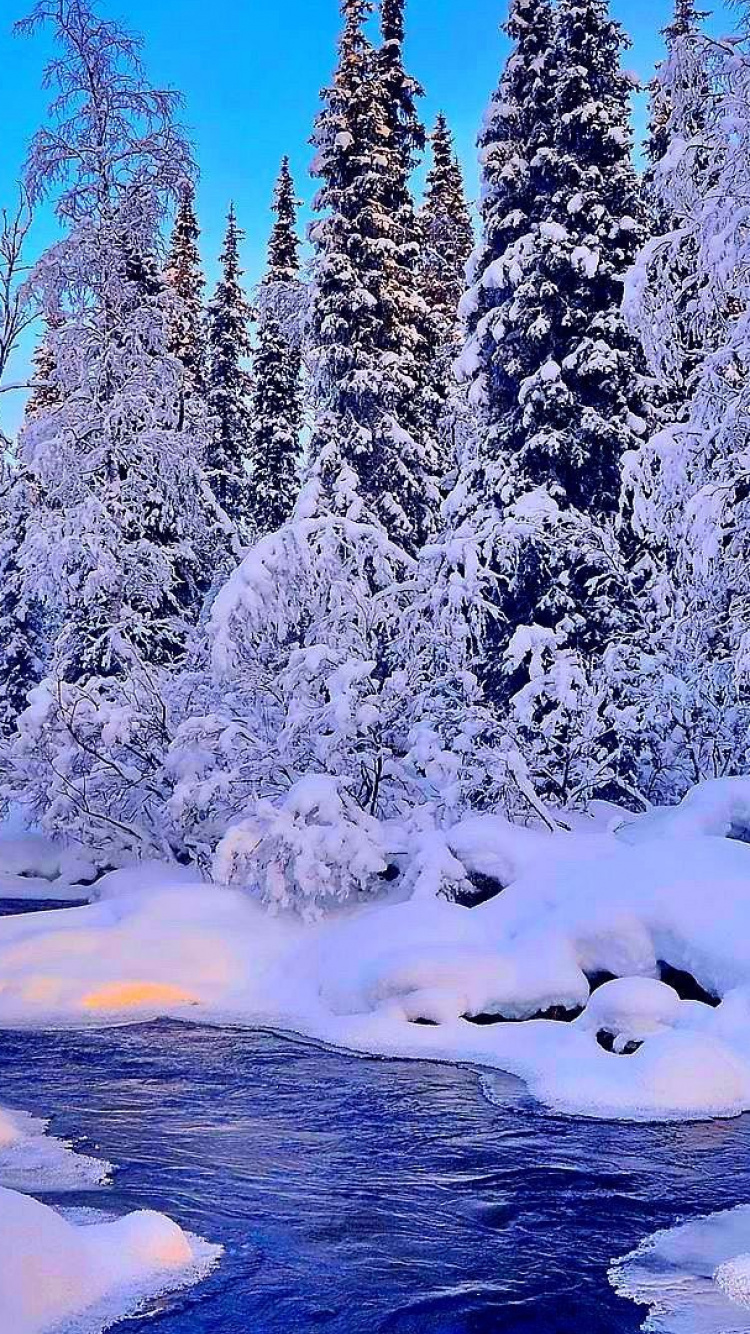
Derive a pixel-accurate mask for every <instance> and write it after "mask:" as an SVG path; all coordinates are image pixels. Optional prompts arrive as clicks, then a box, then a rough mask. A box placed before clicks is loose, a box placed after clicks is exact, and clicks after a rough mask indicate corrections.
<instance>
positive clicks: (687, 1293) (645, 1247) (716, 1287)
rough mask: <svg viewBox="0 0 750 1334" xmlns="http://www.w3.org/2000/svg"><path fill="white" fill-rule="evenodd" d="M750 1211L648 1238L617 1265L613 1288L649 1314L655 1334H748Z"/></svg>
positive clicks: (612, 1272)
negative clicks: (644, 1307) (642, 1307)
mask: <svg viewBox="0 0 750 1334" xmlns="http://www.w3.org/2000/svg"><path fill="white" fill-rule="evenodd" d="M749 1250H750V1205H740V1206H738V1208H736V1209H727V1210H724V1211H723V1212H721V1213H717V1214H711V1215H709V1216H708V1217H707V1218H698V1219H695V1220H693V1221H692V1222H688V1223H681V1224H679V1225H678V1226H677V1227H674V1228H670V1229H668V1230H666V1231H662V1232H656V1233H654V1234H653V1236H651V1237H648V1238H646V1240H645V1241H643V1242H642V1243H641V1245H640V1246H638V1248H637V1249H636V1250H635V1251H632V1252H631V1253H630V1254H629V1255H626V1256H623V1257H622V1258H620V1259H619V1260H615V1261H614V1263H613V1265H612V1268H611V1270H610V1275H609V1277H610V1282H611V1283H612V1285H613V1287H614V1288H615V1289H616V1291H617V1292H618V1293H619V1294H620V1296H621V1297H628V1298H630V1299H631V1300H632V1301H634V1302H638V1303H639V1304H640V1305H644V1306H647V1307H648V1308H649V1316H648V1319H647V1320H646V1321H645V1322H644V1324H643V1325H642V1329H644V1330H649V1331H652V1332H653V1334H747V1330H748V1320H749V1317H748V1307H750V1254H748V1251H749Z"/></svg>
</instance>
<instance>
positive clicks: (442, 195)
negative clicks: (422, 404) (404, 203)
mask: <svg viewBox="0 0 750 1334" xmlns="http://www.w3.org/2000/svg"><path fill="white" fill-rule="evenodd" d="M430 144H431V148H432V165H431V167H430V170H429V171H428V173H427V180H426V183H425V197H424V204H423V205H422V209H421V212H420V215H419V221H420V232H421V242H422V253H421V255H420V270H421V276H422V292H423V294H424V297H425V300H426V302H427V305H428V308H429V310H430V313H431V314H432V316H433V318H434V319H436V320H437V321H438V323H439V329H440V341H441V343H443V344H447V343H455V342H456V340H457V329H458V303H459V300H460V298H461V296H462V295H463V292H464V288H465V285H466V265H467V264H468V262H469V257H470V255H471V251H472V247H473V244H474V230H473V227H472V223H471V214H470V212H469V206H468V204H467V202H466V195H465V193H464V182H463V176H462V173H461V167H460V165H459V161H458V158H457V156H456V150H455V147H454V144H453V136H452V135H451V132H450V129H449V128H448V122H447V120H446V118H445V116H444V115H443V113H442V112H440V114H439V115H438V117H437V120H436V121H435V127H434V129H433V131H432V134H431V135H430Z"/></svg>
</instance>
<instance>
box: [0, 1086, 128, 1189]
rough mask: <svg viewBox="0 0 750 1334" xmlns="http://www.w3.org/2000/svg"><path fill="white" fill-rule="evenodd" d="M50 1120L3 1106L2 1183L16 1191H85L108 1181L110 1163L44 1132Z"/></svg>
mask: <svg viewBox="0 0 750 1334" xmlns="http://www.w3.org/2000/svg"><path fill="white" fill-rule="evenodd" d="M46 1125H47V1123H46V1122H45V1121H43V1120H41V1119H40V1118H39V1117H36V1116H31V1115H29V1113H28V1112H17V1111H10V1110H9V1109H8V1108H7V1107H0V1185H3V1186H12V1187H13V1188H14V1189H17V1190H42V1189H44V1190H50V1189H54V1190H57V1191H68V1190H85V1189H89V1188H91V1187H92V1186H98V1185H101V1184H102V1183H103V1182H105V1181H106V1180H107V1179H108V1177H109V1173H110V1172H111V1170H112V1165H111V1163H108V1162H106V1161H105V1160H104V1159H101V1158H91V1157H89V1156H88V1155H87V1154H81V1153H74V1151H73V1149H72V1148H71V1146H70V1145H69V1144H67V1143H64V1142H63V1141H62V1140H59V1139H55V1138H53V1137H52V1136H50V1135H47V1134H46V1133H45V1131H46Z"/></svg>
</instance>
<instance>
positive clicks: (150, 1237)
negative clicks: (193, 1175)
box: [0, 1186, 221, 1334]
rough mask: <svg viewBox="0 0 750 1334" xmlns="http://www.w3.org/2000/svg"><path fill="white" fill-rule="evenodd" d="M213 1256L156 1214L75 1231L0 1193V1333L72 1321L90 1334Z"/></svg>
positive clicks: (203, 1267)
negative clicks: (1, 1330) (0, 1330)
mask: <svg viewBox="0 0 750 1334" xmlns="http://www.w3.org/2000/svg"><path fill="white" fill-rule="evenodd" d="M220 1250H221V1248H220V1247H216V1246H210V1245H208V1244H207V1243H205V1242H202V1241H200V1240H199V1239H198V1238H197V1237H193V1236H192V1235H191V1234H189V1233H186V1232H183V1231H182V1229H181V1228H180V1227H178V1226H177V1224H176V1223H173V1222H171V1221H170V1219H168V1218H166V1217H164V1215H163V1214H158V1213H152V1212H151V1211H149V1210H140V1211H138V1212H136V1213H132V1214H128V1215H126V1216H125V1217H123V1218H117V1219H114V1220H113V1221H109V1222H103V1223H90V1224H88V1225H83V1226H82V1225H80V1224H79V1225H75V1224H73V1223H72V1222H69V1221H68V1220H67V1219H65V1218H63V1217H62V1216H61V1215H60V1214H59V1213H58V1212H56V1210H54V1209H52V1208H50V1207H49V1206H48V1205H46V1204H40V1203H39V1202H38V1201H37V1200H33V1199H30V1198H29V1197H27V1196H24V1195H19V1194H18V1193H17V1192H15V1191H12V1190H8V1189H6V1188H5V1187H2V1186H0V1328H2V1329H3V1330H7V1331H11V1330H12V1332H13V1334H44V1332H45V1331H52V1330H53V1329H55V1330H59V1329H60V1322H62V1321H64V1322H66V1327H67V1328H70V1325H69V1324H68V1323H67V1322H69V1321H71V1320H72V1318H74V1317H77V1318H76V1320H75V1331H76V1334H98V1331H100V1330H102V1329H107V1328H109V1326H110V1325H111V1324H113V1323H114V1322H115V1321H117V1320H120V1319H121V1318H122V1317H123V1316H124V1315H126V1314H128V1313H130V1312H132V1311H133V1310H135V1308H136V1307H137V1306H138V1305H139V1304H140V1303H141V1302H142V1301H143V1300H144V1299H145V1298H147V1297H148V1298H153V1297H154V1296H156V1295H157V1294H159V1293H161V1292H164V1291H166V1290H174V1289H175V1288H180V1287H183V1286H185V1285H186V1284H188V1283H193V1282H196V1281H197V1280H198V1279H199V1278H202V1277H203V1276H204V1275H205V1274H206V1273H207V1271H208V1270H209V1269H210V1268H211V1266H212V1265H213V1264H214V1263H215V1262H216V1260H217V1259H218V1256H219V1254H220Z"/></svg>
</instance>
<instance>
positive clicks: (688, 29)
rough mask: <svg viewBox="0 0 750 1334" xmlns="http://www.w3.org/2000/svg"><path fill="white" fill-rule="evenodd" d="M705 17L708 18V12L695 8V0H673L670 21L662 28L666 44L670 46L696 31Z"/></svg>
mask: <svg viewBox="0 0 750 1334" xmlns="http://www.w3.org/2000/svg"><path fill="white" fill-rule="evenodd" d="M705 18H708V12H707V11H706V10H700V9H697V8H696V6H695V0H675V4H674V14H673V16H672V21H671V23H669V24H667V27H666V28H665V29H664V37H665V39H666V42H667V45H668V46H672V45H673V44H674V42H677V41H679V40H680V39H681V38H682V37H689V36H690V35H691V34H693V33H696V32H698V30H699V29H700V25H701V23H702V22H703V20H704V19H705Z"/></svg>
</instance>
